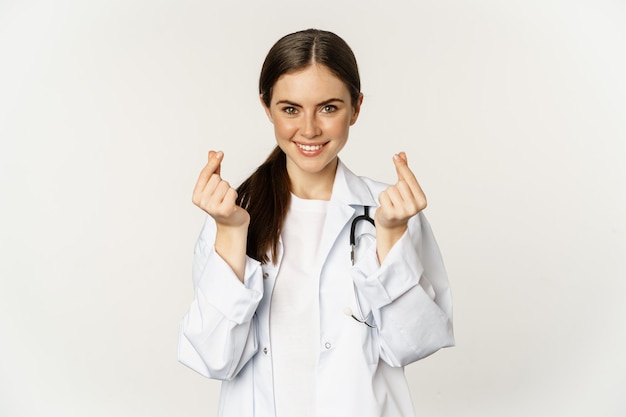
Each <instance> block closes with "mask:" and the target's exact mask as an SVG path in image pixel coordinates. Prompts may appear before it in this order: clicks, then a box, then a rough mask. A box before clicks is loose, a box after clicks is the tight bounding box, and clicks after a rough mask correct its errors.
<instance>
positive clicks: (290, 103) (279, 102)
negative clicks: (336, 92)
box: [276, 98, 344, 107]
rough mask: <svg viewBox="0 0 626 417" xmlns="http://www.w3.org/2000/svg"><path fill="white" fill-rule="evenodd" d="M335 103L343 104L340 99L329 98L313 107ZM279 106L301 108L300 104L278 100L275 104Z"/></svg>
mask: <svg viewBox="0 0 626 417" xmlns="http://www.w3.org/2000/svg"><path fill="white" fill-rule="evenodd" d="M337 101H338V102H340V103H344V101H343V100H342V99H340V98H329V99H328V100H324V101H322V102H320V103H317V104H316V105H315V107H321V106H325V105H327V104H330V103H334V102H337ZM280 104H288V105H290V106H294V107H302V105H301V104H298V103H294V102H293V101H289V100H279V101H277V102H276V105H277V106H278V105H280Z"/></svg>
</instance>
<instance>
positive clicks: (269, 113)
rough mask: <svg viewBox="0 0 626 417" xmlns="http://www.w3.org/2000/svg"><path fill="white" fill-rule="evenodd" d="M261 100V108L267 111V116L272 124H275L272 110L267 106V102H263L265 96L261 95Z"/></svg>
mask: <svg viewBox="0 0 626 417" xmlns="http://www.w3.org/2000/svg"><path fill="white" fill-rule="evenodd" d="M259 99H260V101H261V106H263V110H265V114H266V115H267V118H268V119H270V123H272V124H273V123H274V119H273V118H272V111H271V110H270V108H269V107H267V105H266V104H265V101H263V94H259Z"/></svg>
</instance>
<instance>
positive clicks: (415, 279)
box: [352, 230, 424, 309]
mask: <svg viewBox="0 0 626 417" xmlns="http://www.w3.org/2000/svg"><path fill="white" fill-rule="evenodd" d="M370 251H372V253H368V254H367V256H363V257H362V258H361V260H360V261H359V262H357V263H356V264H355V265H354V267H353V269H352V278H353V280H354V282H355V284H356V286H357V288H358V290H359V293H360V294H361V295H362V296H363V297H364V298H365V299H366V300H367V302H368V303H369V305H370V306H371V307H372V308H375V309H380V308H382V307H384V306H386V305H387V304H390V303H391V302H393V301H394V300H395V299H396V298H398V297H400V296H401V295H402V294H404V293H405V292H407V291H408V290H410V289H411V288H413V287H415V286H416V285H418V284H419V281H420V277H421V275H422V272H423V271H424V268H423V266H422V263H421V261H420V259H419V257H418V255H417V250H416V249H415V248H414V247H413V243H412V241H411V238H410V234H409V231H408V230H407V232H405V233H404V235H402V237H401V238H400V240H398V241H397V242H396V244H395V245H394V246H393V247H392V248H391V251H389V253H388V254H387V256H386V257H385V260H384V261H383V263H382V265H380V267H379V266H378V258H377V256H376V248H375V246H374V247H373V248H370Z"/></svg>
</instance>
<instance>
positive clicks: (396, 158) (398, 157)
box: [393, 154, 402, 161]
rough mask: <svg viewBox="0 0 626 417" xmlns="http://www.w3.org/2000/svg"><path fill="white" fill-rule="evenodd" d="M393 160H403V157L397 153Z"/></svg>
mask: <svg viewBox="0 0 626 417" xmlns="http://www.w3.org/2000/svg"><path fill="white" fill-rule="evenodd" d="M393 160H394V161H401V160H402V159H401V158H400V155H398V154H395V155H394V156H393Z"/></svg>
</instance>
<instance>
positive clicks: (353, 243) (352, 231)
mask: <svg viewBox="0 0 626 417" xmlns="http://www.w3.org/2000/svg"><path fill="white" fill-rule="evenodd" d="M361 220H365V221H367V222H370V223H371V224H372V226H374V227H376V224H374V219H372V218H371V217H370V208H369V207H368V206H363V214H362V215H360V216H356V217H355V218H354V220H352V225H351V226H350V262H352V265H354V252H355V249H356V244H357V242H356V226H357V224H359V222H360V221H361ZM352 285H353V286H354V299H355V300H356V306H357V308H358V309H359V315H360V316H361V318H358V317H357V316H355V315H354V313H353V312H352V310H351V309H350V308H349V307H346V309H345V310H344V312H345V313H346V314H347V315H348V316H350V317H352V318H353V319H355V320H356V321H358V322H359V323H363V324H365V325H366V326H368V327H371V328H375V327H376V326H375V325H373V324H370V323H368V322H367V321H366V320H365V318H364V317H363V311H362V310H361V303H359V297H358V294H357V293H356V286H355V284H354V283H352Z"/></svg>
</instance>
